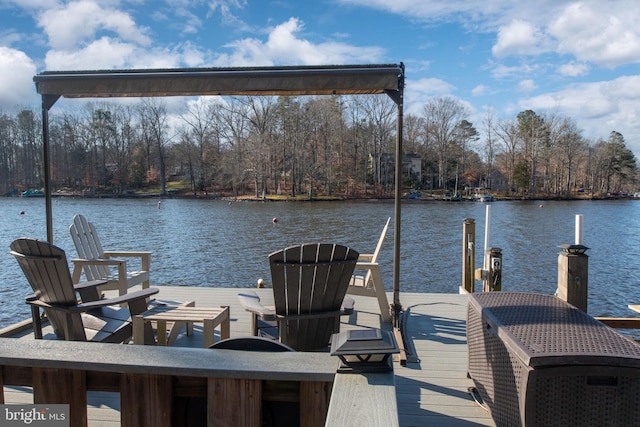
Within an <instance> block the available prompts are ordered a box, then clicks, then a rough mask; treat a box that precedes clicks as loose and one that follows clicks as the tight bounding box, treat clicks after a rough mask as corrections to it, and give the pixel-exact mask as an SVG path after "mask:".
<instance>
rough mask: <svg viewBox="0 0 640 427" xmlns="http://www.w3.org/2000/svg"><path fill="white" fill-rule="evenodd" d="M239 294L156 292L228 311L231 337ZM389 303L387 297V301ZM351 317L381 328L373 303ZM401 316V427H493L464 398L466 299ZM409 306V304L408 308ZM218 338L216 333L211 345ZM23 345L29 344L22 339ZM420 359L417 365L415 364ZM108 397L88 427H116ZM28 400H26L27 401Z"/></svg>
mask: <svg viewBox="0 0 640 427" xmlns="http://www.w3.org/2000/svg"><path fill="white" fill-rule="evenodd" d="M252 290H255V291H256V292H257V293H258V294H259V295H260V298H261V300H262V301H263V302H264V303H265V304H273V296H272V293H271V289H268V288H267V289H255V288H252ZM241 291H242V289H238V288H215V289H212V288H194V287H175V286H161V287H160V293H159V294H158V296H157V297H158V299H161V300H173V301H186V300H193V301H196V307H216V308H217V307H220V306H222V305H228V306H230V316H231V319H230V326H231V337H239V336H247V335H250V334H251V318H250V315H249V313H247V312H245V311H243V310H242V308H241V306H240V304H239V303H238V298H237V294H238V293H240V292H241ZM388 296H389V299H390V300H391V295H388ZM353 297H354V299H355V300H356V305H355V308H356V311H355V312H354V314H353V315H351V316H349V317H343V318H342V323H341V328H342V329H343V330H346V329H350V328H361V327H383V328H386V329H389V328H390V326H389V324H382V323H381V316H380V308H379V307H378V302H377V299H376V298H373V297H364V296H358V295H355V296H353ZM400 300H401V302H402V303H403V308H404V309H405V310H406V311H405V316H406V317H407V318H405V319H404V321H403V323H404V324H405V331H404V335H405V340H406V341H407V342H406V343H405V345H406V346H407V347H408V348H409V349H410V350H411V352H410V353H412V354H409V361H408V363H407V366H406V367H402V366H400V365H399V364H398V363H395V364H394V369H395V383H396V399H397V407H398V413H399V421H400V426H424V425H437V426H442V427H447V426H464V427H469V426H473V425H478V426H493V425H494V423H493V421H492V420H491V418H490V416H489V415H488V413H487V412H486V411H485V410H484V409H482V408H481V407H480V406H478V405H477V404H476V403H475V402H474V401H473V399H472V398H471V396H470V395H469V393H468V388H469V387H471V386H472V385H473V383H472V381H471V380H469V379H468V378H467V375H466V374H467V346H466V310H467V297H466V296H465V295H458V294H426V293H401V295H400ZM409 303H410V304H409ZM194 331H195V333H194V335H192V336H190V337H187V336H186V335H185V334H184V333H182V334H180V336H179V337H178V339H177V340H176V342H175V344H174V345H176V346H184V347H196V348H199V347H201V346H202V325H198V324H196V325H194ZM218 334H219V332H218V331H216V340H218V339H219V338H220V337H219V335H218ZM23 339H33V338H32V335H31V334H27V335H26V336H25V337H24V338H23ZM418 359H419V361H417V360H418ZM5 393H6V395H8V396H9V397H8V399H9V398H11V399H14V398H15V399H23V398H24V395H26V393H24V392H21V391H20V390H17V391H15V392H14V391H11V392H10V393H7V391H5ZM115 396H116V397H115V398H114V397H111V398H110V399H111V400H108V399H107V400H108V403H106V404H101V403H100V402H99V401H96V400H95V399H91V398H89V406H90V409H89V425H94V426H109V427H110V426H114V425H119V420H118V409H119V408H118V407H116V406H117V405H118V401H117V394H116V395H115ZM29 398H30V396H29Z"/></svg>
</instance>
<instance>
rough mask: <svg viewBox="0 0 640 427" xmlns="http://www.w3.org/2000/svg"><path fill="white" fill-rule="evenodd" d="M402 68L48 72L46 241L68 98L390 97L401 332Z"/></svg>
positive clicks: (396, 310)
mask: <svg viewBox="0 0 640 427" xmlns="http://www.w3.org/2000/svg"><path fill="white" fill-rule="evenodd" d="M404 77H405V76H404V65H403V64H402V63H400V64H378V65H334V66H290V67H289V66H288V67H246V68H177V69H148V70H145V69H135V70H106V71H45V72H42V73H40V74H37V75H36V76H34V78H33V81H34V82H35V85H36V90H37V91H38V93H39V94H40V95H41V96H42V140H43V147H44V149H43V151H44V153H43V157H44V159H43V160H44V189H45V208H46V216H47V239H48V240H49V242H53V218H52V208H51V176H50V164H49V110H50V109H51V108H52V107H53V105H54V104H55V103H56V102H57V101H58V99H60V97H64V98H112V97H164V96H205V95H218V96H232V95H241V96H242V95H244V96H248V95H255V96H300V95H376V94H387V95H388V96H389V97H390V98H391V99H392V100H393V101H394V102H395V103H396V105H397V108H398V115H397V128H396V165H395V167H396V174H395V180H396V182H395V212H394V217H395V218H394V259H393V304H392V306H391V311H392V317H393V319H394V322H395V326H396V327H398V326H399V325H398V323H399V314H400V311H401V310H402V308H401V305H400V300H399V292H400V224H401V220H400V202H401V196H402V127H403V98H404Z"/></svg>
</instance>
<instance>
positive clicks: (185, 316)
mask: <svg viewBox="0 0 640 427" xmlns="http://www.w3.org/2000/svg"><path fill="white" fill-rule="evenodd" d="M145 322H156V324H157V337H158V338H157V339H158V342H157V344H158V345H165V346H166V345H171V344H173V341H175V338H176V336H177V334H170V337H169V340H167V322H174V325H173V327H172V330H173V329H176V328H177V330H178V331H179V330H181V329H182V326H183V325H184V324H186V325H187V333H189V325H191V324H193V323H202V324H203V325H204V331H203V333H204V338H203V344H204V347H205V348H207V347H209V346H210V345H212V344H213V340H214V332H213V331H214V329H215V328H216V327H218V326H220V338H221V339H226V338H229V336H230V331H231V327H230V323H229V322H230V316H229V307H228V306H223V307H220V308H208V307H188V306H183V305H180V306H170V305H166V306H157V307H153V308H152V309H150V310H147V311H145V312H144V313H142V314H139V315H137V316H135V317H134V318H133V343H134V344H146V343H145V342H144V326H145Z"/></svg>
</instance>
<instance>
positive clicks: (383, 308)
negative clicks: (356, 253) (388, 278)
mask: <svg viewBox="0 0 640 427" xmlns="http://www.w3.org/2000/svg"><path fill="white" fill-rule="evenodd" d="M390 222H391V218H389V219H387V223H386V224H385V226H384V228H383V229H382V233H381V234H380V239H379V240H378V245H377V246H376V249H375V250H374V251H373V253H372V254H360V257H359V258H358V262H357V263H356V268H355V269H356V271H360V272H362V271H366V273H364V274H354V275H353V277H352V278H351V282H350V283H349V289H348V290H347V293H349V294H351V295H365V296H371V297H376V298H378V304H379V305H380V314H381V315H382V321H383V322H387V323H389V322H391V314H390V312H389V301H388V299H387V294H386V293H385V292H384V285H383V284H382V275H381V274H380V266H379V265H378V255H380V250H381V249H382V243H383V242H384V239H385V237H386V235H387V229H388V228H389V223H390Z"/></svg>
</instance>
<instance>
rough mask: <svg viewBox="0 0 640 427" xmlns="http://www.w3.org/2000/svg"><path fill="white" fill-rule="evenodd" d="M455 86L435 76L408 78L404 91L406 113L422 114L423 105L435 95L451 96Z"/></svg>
mask: <svg viewBox="0 0 640 427" xmlns="http://www.w3.org/2000/svg"><path fill="white" fill-rule="evenodd" d="M453 91H455V86H453V85H451V84H450V83H447V82H446V81H444V80H441V79H437V78H423V79H418V80H410V79H408V80H407V82H406V89H405V92H404V103H405V110H406V112H407V114H416V115H420V114H422V109H423V107H424V105H425V104H426V103H427V102H429V100H430V99H432V98H433V97H436V96H445V95H446V96H451V94H452V92H453Z"/></svg>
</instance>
